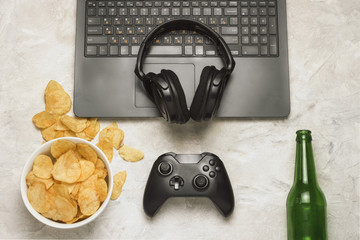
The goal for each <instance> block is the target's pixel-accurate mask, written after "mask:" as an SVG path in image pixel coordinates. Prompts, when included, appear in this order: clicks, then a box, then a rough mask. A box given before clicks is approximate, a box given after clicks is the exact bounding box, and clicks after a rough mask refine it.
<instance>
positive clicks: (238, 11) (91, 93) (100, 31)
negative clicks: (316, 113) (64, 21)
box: [74, 0, 290, 117]
mask: <svg viewBox="0 0 360 240" xmlns="http://www.w3.org/2000/svg"><path fill="white" fill-rule="evenodd" d="M76 14H77V19H76V46H75V52H76V53H75V54H76V55H75V88H74V113H75V115H77V116H78V117H158V116H160V114H159V112H158V110H157V108H156V107H155V105H154V104H153V103H152V102H151V101H150V99H149V98H148V96H147V94H146V92H145V90H144V88H143V86H142V83H141V82H140V80H139V79H137V77H136V76H135V73H134V68H135V62H136V56H137V52H138V50H139V45H140V43H141V41H142V40H143V39H144V37H145V36H146V34H147V33H148V32H150V31H151V30H152V29H153V28H154V27H155V26H156V25H159V24H161V23H163V22H165V21H169V20H172V19H177V18H185V19H193V20H197V21H200V22H202V23H204V24H208V25H209V26H211V27H212V29H214V31H216V32H218V33H219V34H220V35H221V36H222V37H223V38H224V40H225V41H226V43H227V44H228V46H229V48H230V50H231V53H232V54H233V56H234V59H235V61H236V67H235V69H234V71H233V73H232V75H231V78H230V79H229V82H228V85H227V88H226V90H225V92H224V95H223V97H222V101H221V105H220V107H219V109H218V111H217V117H286V116H288V114H289V113H290V92H289V66H288V50H287V23H286V1H285V0H241V1H196V0H194V1H191V0H190V1H160V0H155V1H140V0H137V1H120V0H116V1H94V0H92V1H90V0H77V12H76ZM185 49H186V51H185ZM208 65H214V66H216V67H217V68H218V69H220V68H221V67H222V66H223V62H222V60H221V58H220V57H219V56H218V53H217V51H216V48H215V47H214V46H213V45H212V44H211V42H209V40H208V39H206V37H204V36H202V35H199V34H197V33H196V32H191V31H185V30H184V31H173V32H170V33H168V34H166V35H164V36H161V37H159V38H157V39H154V44H153V46H152V47H151V49H150V50H149V53H148V55H147V58H146V60H145V64H144V72H145V73H147V72H149V71H152V72H155V73H159V72H160V70H161V69H171V70H172V71H174V72H175V73H176V74H177V75H178V76H179V79H180V82H181V84H182V86H183V88H184V92H185V95H186V101H187V105H188V107H190V105H191V101H192V98H193V96H194V93H195V90H196V88H197V85H198V83H199V80H200V74H201V72H202V69H203V68H204V67H205V66H208Z"/></svg>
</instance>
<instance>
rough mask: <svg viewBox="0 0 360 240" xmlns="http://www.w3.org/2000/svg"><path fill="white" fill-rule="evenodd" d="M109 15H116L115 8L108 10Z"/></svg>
mask: <svg viewBox="0 0 360 240" xmlns="http://www.w3.org/2000/svg"><path fill="white" fill-rule="evenodd" d="M109 15H110V16H115V15H116V8H109Z"/></svg>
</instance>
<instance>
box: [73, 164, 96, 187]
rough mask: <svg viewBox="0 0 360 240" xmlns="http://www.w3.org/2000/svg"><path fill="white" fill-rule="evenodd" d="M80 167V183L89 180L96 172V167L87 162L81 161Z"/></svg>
mask: <svg viewBox="0 0 360 240" xmlns="http://www.w3.org/2000/svg"><path fill="white" fill-rule="evenodd" d="M79 162H80V167H81V174H80V177H79V179H78V180H77V181H78V182H82V181H84V180H86V179H88V178H89V177H90V176H91V175H92V174H93V173H94V171H95V165H94V164H93V163H92V162H90V161H87V160H80V161H79Z"/></svg>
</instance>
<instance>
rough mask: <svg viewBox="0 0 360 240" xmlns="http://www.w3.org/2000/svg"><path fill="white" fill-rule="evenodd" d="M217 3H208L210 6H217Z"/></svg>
mask: <svg viewBox="0 0 360 240" xmlns="http://www.w3.org/2000/svg"><path fill="white" fill-rule="evenodd" d="M217 5H218V3H217V2H211V3H210V6H211V7H217Z"/></svg>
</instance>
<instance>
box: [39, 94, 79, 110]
mask: <svg viewBox="0 0 360 240" xmlns="http://www.w3.org/2000/svg"><path fill="white" fill-rule="evenodd" d="M71 105H72V102H71V98H70V96H69V94H67V93H66V92H65V91H64V90H53V91H48V92H47V93H46V91H45V110H46V111H47V112H49V113H53V114H65V113H67V112H69V111H70V109H71Z"/></svg>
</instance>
